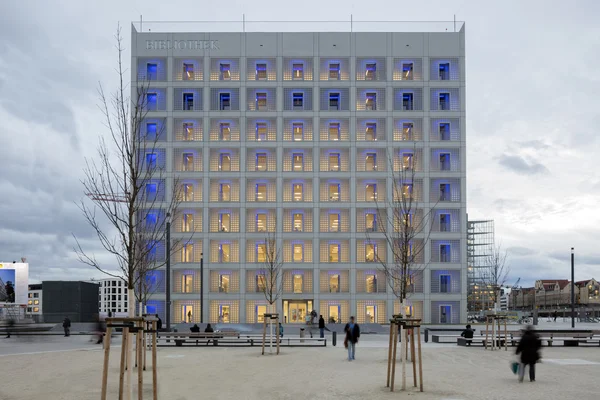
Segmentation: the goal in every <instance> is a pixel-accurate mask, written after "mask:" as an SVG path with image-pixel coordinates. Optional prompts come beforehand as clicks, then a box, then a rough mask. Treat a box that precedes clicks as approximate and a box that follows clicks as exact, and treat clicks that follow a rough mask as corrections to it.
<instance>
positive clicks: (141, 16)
mask: <svg viewBox="0 0 600 400" xmlns="http://www.w3.org/2000/svg"><path fill="white" fill-rule="evenodd" d="M142 31H143V29H142V14H140V32H142Z"/></svg>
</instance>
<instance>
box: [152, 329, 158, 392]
mask: <svg viewBox="0 0 600 400" xmlns="http://www.w3.org/2000/svg"><path fill="white" fill-rule="evenodd" d="M156 324H157V321H152V392H153V393H154V400H158V387H157V385H158V377H157V374H156Z"/></svg>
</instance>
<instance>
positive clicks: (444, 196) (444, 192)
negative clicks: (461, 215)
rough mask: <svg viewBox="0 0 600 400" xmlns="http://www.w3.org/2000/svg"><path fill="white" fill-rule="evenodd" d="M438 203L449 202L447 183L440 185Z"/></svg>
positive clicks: (448, 186) (448, 185)
mask: <svg viewBox="0 0 600 400" xmlns="http://www.w3.org/2000/svg"><path fill="white" fill-rule="evenodd" d="M440 201H450V184H449V183H440Z"/></svg>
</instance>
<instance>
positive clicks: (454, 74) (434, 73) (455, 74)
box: [429, 58, 460, 81]
mask: <svg viewBox="0 0 600 400" xmlns="http://www.w3.org/2000/svg"><path fill="white" fill-rule="evenodd" d="M429 62H430V65H431V71H430V73H429V80H432V81H440V80H449V81H457V80H459V79H460V67H459V64H458V58H432V59H430V60H429ZM442 64H448V65H449V67H450V70H449V71H448V72H447V73H445V74H444V73H441V72H440V65H442ZM443 78H446V79H443Z"/></svg>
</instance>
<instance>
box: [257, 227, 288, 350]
mask: <svg viewBox="0 0 600 400" xmlns="http://www.w3.org/2000/svg"><path fill="white" fill-rule="evenodd" d="M275 225H277V224H275ZM262 246H263V252H264V261H263V270H262V274H260V275H259V278H258V279H260V280H261V281H262V282H259V284H258V289H259V290H260V291H261V292H262V293H263V295H264V296H265V299H266V300H267V303H269V308H270V309H272V308H273V305H274V304H276V303H277V300H279V298H281V294H282V293H283V279H282V278H283V277H282V268H283V259H282V255H281V250H280V248H279V247H278V246H277V238H276V235H275V233H267V235H266V236H265V242H264V244H263V245H262ZM275 308H277V305H275ZM276 329H279V327H276ZM272 347H273V320H269V348H270V349H271V351H272Z"/></svg>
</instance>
